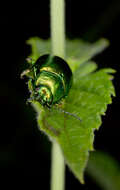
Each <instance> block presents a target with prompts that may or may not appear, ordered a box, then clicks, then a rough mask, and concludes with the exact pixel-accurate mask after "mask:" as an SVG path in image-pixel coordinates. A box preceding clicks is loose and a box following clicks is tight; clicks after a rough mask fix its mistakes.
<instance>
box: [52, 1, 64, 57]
mask: <svg viewBox="0 0 120 190" xmlns="http://www.w3.org/2000/svg"><path fill="white" fill-rule="evenodd" d="M64 12H65V11H64V0H51V41H52V53H53V54H54V55H58V56H60V57H65V24H64V22H65V13H64Z"/></svg>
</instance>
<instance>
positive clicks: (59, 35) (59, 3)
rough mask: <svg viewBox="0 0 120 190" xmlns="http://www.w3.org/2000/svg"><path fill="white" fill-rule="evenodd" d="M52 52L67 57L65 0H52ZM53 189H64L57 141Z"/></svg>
mask: <svg viewBox="0 0 120 190" xmlns="http://www.w3.org/2000/svg"><path fill="white" fill-rule="evenodd" d="M50 6H51V42H52V43H51V44H52V54H53V55H57V56H60V57H63V58H64V57H65V24H64V21H65V18H64V17H65V16H64V0H51V1H50ZM51 159H52V166H51V190H64V186H65V163H64V158H63V155H62V152H61V149H60V147H59V145H58V144H57V142H53V144H52V157H51Z"/></svg>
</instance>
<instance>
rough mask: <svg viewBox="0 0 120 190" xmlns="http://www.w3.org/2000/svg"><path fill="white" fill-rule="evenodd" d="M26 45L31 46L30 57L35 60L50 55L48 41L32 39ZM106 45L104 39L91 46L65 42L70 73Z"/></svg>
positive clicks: (79, 41) (71, 41)
mask: <svg viewBox="0 0 120 190" xmlns="http://www.w3.org/2000/svg"><path fill="white" fill-rule="evenodd" d="M27 44H29V45H31V46H32V54H31V55H30V57H32V58H33V59H35V60H36V59H37V58H38V57H39V56H41V55H43V54H47V53H51V45H50V40H43V39H40V38H38V37H33V38H30V39H29V40H28V41H27ZM108 45H109V42H108V40H106V39H100V40H98V41H97V42H95V43H92V44H91V43H88V42H83V41H82V40H78V39H76V40H67V41H66V60H67V62H68V64H69V65H70V67H71V69H72V71H74V70H76V69H77V68H78V67H79V65H80V64H82V63H84V62H87V61H88V60H90V59H91V58H92V57H94V56H95V55H97V54H98V53H100V52H101V51H103V50H104V49H105V48H106V47H107V46H108Z"/></svg>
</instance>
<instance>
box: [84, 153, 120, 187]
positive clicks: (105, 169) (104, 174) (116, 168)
mask: <svg viewBox="0 0 120 190" xmlns="http://www.w3.org/2000/svg"><path fill="white" fill-rule="evenodd" d="M86 171H87V173H88V174H89V175H90V176H91V177H92V178H93V179H94V181H96V183H98V184H99V185H100V186H101V187H102V189H105V190H119V189H120V165H119V164H118V163H117V161H116V160H114V159H113V158H112V157H111V156H110V155H108V154H106V153H103V152H98V151H97V152H93V153H91V154H90V158H89V161H88V165H87V168H86Z"/></svg>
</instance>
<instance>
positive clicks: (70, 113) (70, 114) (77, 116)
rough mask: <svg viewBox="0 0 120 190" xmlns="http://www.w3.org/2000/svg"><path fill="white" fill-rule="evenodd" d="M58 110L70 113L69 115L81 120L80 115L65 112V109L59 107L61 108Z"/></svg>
mask: <svg viewBox="0 0 120 190" xmlns="http://www.w3.org/2000/svg"><path fill="white" fill-rule="evenodd" d="M59 110H60V111H61V112H63V113H65V114H68V115H70V116H73V117H74V118H76V119H77V120H79V121H80V122H81V121H82V120H81V119H80V117H78V116H77V115H75V114H74V113H70V112H67V111H65V110H63V109H61V108H59Z"/></svg>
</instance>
